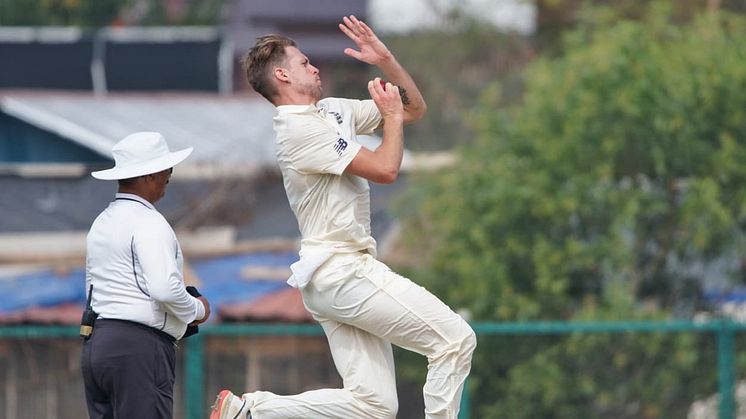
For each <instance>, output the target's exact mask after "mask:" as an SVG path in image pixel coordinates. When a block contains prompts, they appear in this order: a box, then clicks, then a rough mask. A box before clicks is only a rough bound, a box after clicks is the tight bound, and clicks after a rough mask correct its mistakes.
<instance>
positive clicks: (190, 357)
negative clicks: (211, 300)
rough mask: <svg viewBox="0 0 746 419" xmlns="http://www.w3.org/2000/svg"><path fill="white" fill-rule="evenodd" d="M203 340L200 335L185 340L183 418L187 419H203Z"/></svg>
mask: <svg viewBox="0 0 746 419" xmlns="http://www.w3.org/2000/svg"><path fill="white" fill-rule="evenodd" d="M204 343H205V342H204V339H203V338H202V335H201V334H196V335H193V336H191V337H190V338H189V339H187V340H186V351H185V353H184V417H185V418H187V419H203V418H204V417H205V416H206V414H205V406H204V400H205V397H204V396H205V395H204V372H203V356H204V351H205V350H204V347H205V345H204Z"/></svg>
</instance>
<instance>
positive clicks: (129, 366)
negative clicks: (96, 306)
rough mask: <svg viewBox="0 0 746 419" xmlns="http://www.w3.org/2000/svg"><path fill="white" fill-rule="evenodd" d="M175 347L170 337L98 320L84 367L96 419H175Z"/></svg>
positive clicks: (86, 344) (88, 397) (85, 349)
mask: <svg viewBox="0 0 746 419" xmlns="http://www.w3.org/2000/svg"><path fill="white" fill-rule="evenodd" d="M175 366H176V348H175V345H174V339H173V337H171V336H170V335H168V334H166V333H163V332H161V331H158V330H156V329H153V328H151V327H147V326H144V325H141V324H138V323H133V322H128V321H123V320H105V319H99V320H97V321H96V324H95V327H94V329H93V334H92V335H91V337H90V338H89V339H87V340H86V341H84V342H83V351H82V354H81V368H82V370H83V382H84V383H85V396H86V402H87V404H88V415H89V416H90V418H91V419H151V418H152V419H172V417H173V404H174V400H173V390H174V378H175V370H174V368H175Z"/></svg>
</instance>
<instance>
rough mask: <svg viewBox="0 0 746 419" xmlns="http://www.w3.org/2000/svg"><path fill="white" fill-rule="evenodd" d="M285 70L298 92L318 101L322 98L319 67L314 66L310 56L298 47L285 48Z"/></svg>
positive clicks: (292, 85) (291, 84)
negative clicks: (309, 58)
mask: <svg viewBox="0 0 746 419" xmlns="http://www.w3.org/2000/svg"><path fill="white" fill-rule="evenodd" d="M284 65H285V67H284V68H285V70H287V73H286V74H287V78H288V81H289V82H290V86H291V87H292V88H293V89H294V90H295V91H296V92H298V93H301V94H303V95H307V96H309V97H310V98H312V99H314V101H317V100H319V99H321V94H322V89H321V78H320V77H319V69H318V68H316V67H314V66H312V65H311V62H310V61H309V60H308V57H306V56H305V55H303V53H302V52H300V50H299V49H298V48H296V47H287V48H285V62H284Z"/></svg>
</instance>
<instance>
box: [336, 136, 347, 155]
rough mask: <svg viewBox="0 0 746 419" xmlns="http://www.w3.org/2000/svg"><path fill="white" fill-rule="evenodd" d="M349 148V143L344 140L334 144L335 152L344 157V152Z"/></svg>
mask: <svg viewBox="0 0 746 419" xmlns="http://www.w3.org/2000/svg"><path fill="white" fill-rule="evenodd" d="M346 148H347V141H345V140H343V139H341V138H340V139H338V140H337V142H336V143H335V144H334V151H336V152H337V154H339V155H340V156H341V155H342V152H343V151H345V149H346Z"/></svg>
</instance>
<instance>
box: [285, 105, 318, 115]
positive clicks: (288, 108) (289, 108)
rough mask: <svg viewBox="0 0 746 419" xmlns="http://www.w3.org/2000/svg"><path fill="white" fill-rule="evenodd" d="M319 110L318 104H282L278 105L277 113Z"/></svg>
mask: <svg viewBox="0 0 746 419" xmlns="http://www.w3.org/2000/svg"><path fill="white" fill-rule="evenodd" d="M318 111H319V108H318V107H316V105H280V106H278V107H277V113H278V114H280V115H282V114H289V113H293V114H299V113H314V112H318Z"/></svg>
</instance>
